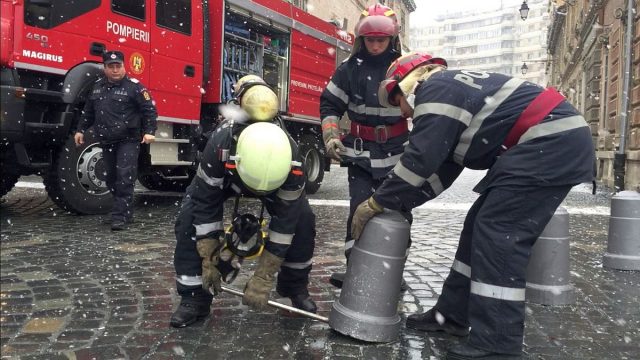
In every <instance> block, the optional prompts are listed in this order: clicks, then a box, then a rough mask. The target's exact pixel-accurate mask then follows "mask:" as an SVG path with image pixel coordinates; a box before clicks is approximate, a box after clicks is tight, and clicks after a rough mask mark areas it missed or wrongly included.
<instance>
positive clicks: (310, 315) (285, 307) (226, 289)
mask: <svg viewBox="0 0 640 360" xmlns="http://www.w3.org/2000/svg"><path fill="white" fill-rule="evenodd" d="M222 291H224V292H227V293H229V294H233V295H237V296H240V297H242V296H244V294H243V293H242V291H239V290H236V289H233V288H230V287H226V286H223V287H222ZM267 304H269V305H271V306H273V307H275V308H278V309H281V310H286V311H290V312H292V313H296V314H299V315H303V316H306V317H308V318H311V319H314V320H318V321H322V322H325V323H328V322H329V318H327V317H324V316H320V315H318V314H314V313H311V312H308V311H304V310H300V309H298V308H295V307H293V306H289V305H285V304H281V303H279V302H277V301H272V300H269V301H267Z"/></svg>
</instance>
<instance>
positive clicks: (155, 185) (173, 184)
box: [138, 170, 195, 192]
mask: <svg viewBox="0 0 640 360" xmlns="http://www.w3.org/2000/svg"><path fill="white" fill-rule="evenodd" d="M194 174H195V173H194V172H193V171H189V172H188V175H189V178H188V179H177V180H173V179H167V178H166V177H165V176H163V173H162V172H161V171H160V170H155V171H152V172H150V173H147V174H140V176H138V181H139V182H140V184H142V186H144V187H146V188H147V189H149V190H157V191H177V192H183V191H185V190H186V189H187V186H189V184H191V179H193V175H194ZM169 176H170V175H169Z"/></svg>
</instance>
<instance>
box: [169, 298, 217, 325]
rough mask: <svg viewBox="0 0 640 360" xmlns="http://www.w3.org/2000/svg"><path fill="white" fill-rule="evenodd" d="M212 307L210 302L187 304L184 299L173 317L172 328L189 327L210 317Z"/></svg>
mask: <svg viewBox="0 0 640 360" xmlns="http://www.w3.org/2000/svg"><path fill="white" fill-rule="evenodd" d="M210 307H211V302H210V301H209V302H208V303H198V302H185V300H184V299H183V300H182V301H181V302H180V306H178V308H177V309H176V311H175V312H174V313H173V315H171V326H173V327H176V328H183V327H187V326H189V325H191V324H193V323H195V322H196V321H198V320H200V319H202V318H204V317H206V316H207V315H209V311H210Z"/></svg>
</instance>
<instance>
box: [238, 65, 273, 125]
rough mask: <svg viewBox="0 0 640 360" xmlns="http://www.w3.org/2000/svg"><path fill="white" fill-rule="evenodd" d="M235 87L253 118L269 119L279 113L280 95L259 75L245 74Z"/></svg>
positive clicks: (241, 102)
mask: <svg viewBox="0 0 640 360" xmlns="http://www.w3.org/2000/svg"><path fill="white" fill-rule="evenodd" d="M233 89H234V92H235V96H236V98H237V99H238V102H239V103H240V107H241V108H242V109H243V110H244V111H246V112H247V114H248V115H249V118H250V119H251V120H253V121H269V120H271V119H273V118H274V117H275V116H276V115H277V114H278V96H277V95H276V93H275V92H274V91H273V90H272V89H271V88H270V87H269V85H267V83H266V82H265V81H264V80H263V79H262V78H261V77H259V76H258V75H246V76H243V77H242V78H240V79H239V80H238V82H237V83H236V84H235V85H234V87H233Z"/></svg>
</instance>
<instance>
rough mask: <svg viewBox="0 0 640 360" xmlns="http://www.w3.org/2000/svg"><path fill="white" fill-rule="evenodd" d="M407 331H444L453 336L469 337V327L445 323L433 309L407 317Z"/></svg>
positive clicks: (449, 322)
mask: <svg viewBox="0 0 640 360" xmlns="http://www.w3.org/2000/svg"><path fill="white" fill-rule="evenodd" d="M406 326H407V329H414V330H420V331H434V332H436V331H444V332H446V333H447V334H449V335H453V336H467V335H469V327H466V326H462V325H458V324H456V323H454V322H452V321H447V319H445V317H444V316H442V315H441V314H440V313H439V312H437V311H436V310H434V309H431V310H429V311H427V312H426V313H422V314H413V315H409V316H408V317H407V324H406Z"/></svg>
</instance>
